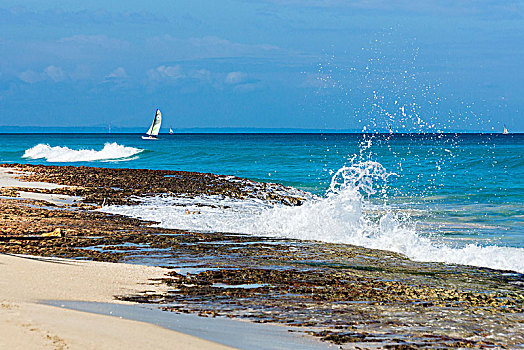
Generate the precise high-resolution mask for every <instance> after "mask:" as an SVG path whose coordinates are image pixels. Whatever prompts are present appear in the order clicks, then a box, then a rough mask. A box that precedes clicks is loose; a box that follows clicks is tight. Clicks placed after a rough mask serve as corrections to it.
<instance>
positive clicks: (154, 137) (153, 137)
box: [142, 136, 158, 140]
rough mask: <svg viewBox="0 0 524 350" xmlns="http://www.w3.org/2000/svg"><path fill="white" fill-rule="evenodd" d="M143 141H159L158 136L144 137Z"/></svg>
mask: <svg viewBox="0 0 524 350" xmlns="http://www.w3.org/2000/svg"><path fill="white" fill-rule="evenodd" d="M142 140H158V137H156V136H142Z"/></svg>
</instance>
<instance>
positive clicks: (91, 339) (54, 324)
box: [0, 254, 228, 349]
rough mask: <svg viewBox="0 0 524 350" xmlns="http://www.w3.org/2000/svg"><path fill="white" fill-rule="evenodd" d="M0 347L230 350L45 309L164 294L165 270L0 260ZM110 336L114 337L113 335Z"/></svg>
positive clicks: (113, 320)
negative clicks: (61, 303)
mask: <svg viewBox="0 0 524 350" xmlns="http://www.w3.org/2000/svg"><path fill="white" fill-rule="evenodd" d="M0 271H1V273H0V276H1V280H0V286H1V287H0V347H2V348H6V349H23V348H31V349H96V348H111V349H140V348H145V347H150V348H155V349H170V348H174V346H173V344H176V346H178V347H179V348H181V349H182V348H189V349H227V348H228V347H226V346H222V345H220V344H217V343H213V342H210V341H206V340H203V339H200V338H197V337H195V336H190V335H186V334H183V333H179V332H175V331H172V330H168V329H165V328H162V327H159V326H155V325H152V324H148V323H143V322H137V321H130V320H126V319H122V318H118V317H112V316H102V315H96V314H91V313H86V312H80V311H73V310H69V309H64V308H60V307H55V306H50V305H45V304H42V303H41V301H42V300H56V299H63V300H72V301H74V300H77V301H93V302H106V303H107V302H110V303H120V304H129V303H123V302H121V301H118V300H114V299H113V296H114V295H121V294H127V293H133V292H136V291H141V290H144V289H152V290H162V289H163V288H162V286H161V285H158V284H156V285H152V284H151V281H150V279H151V278H161V277H162V276H163V275H164V273H165V271H164V270H163V269H161V268H154V267H147V266H138V265H127V264H114V263H104V262H89V261H77V260H68V259H56V258H40V257H34V256H13V255H6V254H0ZM108 330H110V331H108Z"/></svg>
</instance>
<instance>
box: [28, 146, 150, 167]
mask: <svg viewBox="0 0 524 350" xmlns="http://www.w3.org/2000/svg"><path fill="white" fill-rule="evenodd" d="M142 151H143V150H142V149H139V148H134V147H126V146H122V145H119V144H117V143H116V142H113V143H106V144H104V148H102V149H101V150H100V151H97V150H94V149H80V150H74V149H70V148H68V147H60V146H55V147H52V146H49V145H47V144H43V143H40V144H38V145H36V146H34V147H31V148H29V149H27V150H26V151H25V152H24V155H23V156H22V157H23V158H28V159H45V160H46V161H48V162H55V163H63V162H67V163H72V162H92V161H122V160H126V161H127V160H131V159H133V158H132V157H133V156H135V155H137V154H138V153H140V152H142Z"/></svg>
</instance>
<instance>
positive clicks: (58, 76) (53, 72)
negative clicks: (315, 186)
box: [44, 66, 67, 82]
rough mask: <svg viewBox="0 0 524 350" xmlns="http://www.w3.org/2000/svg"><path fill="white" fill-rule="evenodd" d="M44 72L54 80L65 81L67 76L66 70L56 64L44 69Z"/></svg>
mask: <svg viewBox="0 0 524 350" xmlns="http://www.w3.org/2000/svg"><path fill="white" fill-rule="evenodd" d="M44 74H45V75H46V77H48V78H50V79H51V80H53V81H54V82H59V81H64V80H65V79H66V78H67V76H66V74H65V73H64V71H63V70H62V69H61V68H60V67H56V66H49V67H47V68H46V69H44Z"/></svg>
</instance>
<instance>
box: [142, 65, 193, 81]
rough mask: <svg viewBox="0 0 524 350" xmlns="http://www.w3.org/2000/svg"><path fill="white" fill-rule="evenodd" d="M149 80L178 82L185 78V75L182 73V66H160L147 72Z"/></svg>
mask: <svg viewBox="0 0 524 350" xmlns="http://www.w3.org/2000/svg"><path fill="white" fill-rule="evenodd" d="M147 76H148V78H149V80H153V81H162V80H176V79H181V78H184V77H185V75H184V73H183V72H182V67H180V65H176V66H158V67H156V68H155V69H150V70H148V71H147Z"/></svg>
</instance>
